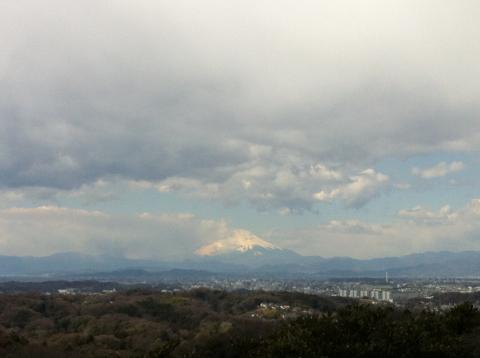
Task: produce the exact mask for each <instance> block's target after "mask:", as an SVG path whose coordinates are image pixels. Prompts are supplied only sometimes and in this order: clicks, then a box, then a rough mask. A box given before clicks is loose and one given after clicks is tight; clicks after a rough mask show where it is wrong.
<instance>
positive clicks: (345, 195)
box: [313, 169, 389, 208]
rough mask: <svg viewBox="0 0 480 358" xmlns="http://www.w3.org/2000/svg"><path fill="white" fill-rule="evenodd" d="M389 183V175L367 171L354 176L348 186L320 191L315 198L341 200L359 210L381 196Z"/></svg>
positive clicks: (371, 170)
mask: <svg viewBox="0 0 480 358" xmlns="http://www.w3.org/2000/svg"><path fill="white" fill-rule="evenodd" d="M388 182H389V177H388V176H387V175H385V174H382V173H378V172H376V171H375V170H373V169H367V170H364V171H363V172H361V173H360V174H359V175H355V176H352V177H351V178H350V181H349V182H348V183H347V184H344V185H343V186H339V187H336V188H334V189H331V190H329V191H325V190H322V191H319V192H317V193H315V194H314V195H313V197H314V198H315V199H316V200H318V201H323V202H325V201H327V202H328V201H332V200H333V199H336V198H340V199H342V200H344V201H345V203H346V204H347V205H348V206H350V207H355V208H358V207H361V206H363V205H365V204H366V202H368V201H369V200H370V199H372V198H373V197H375V196H377V195H379V193H381V191H382V190H385V189H386V188H387V184H388Z"/></svg>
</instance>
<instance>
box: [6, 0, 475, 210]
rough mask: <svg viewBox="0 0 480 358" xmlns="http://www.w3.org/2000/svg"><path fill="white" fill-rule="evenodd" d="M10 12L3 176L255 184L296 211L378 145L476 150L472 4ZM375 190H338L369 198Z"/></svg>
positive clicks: (388, 151) (14, 6)
mask: <svg viewBox="0 0 480 358" xmlns="http://www.w3.org/2000/svg"><path fill="white" fill-rule="evenodd" d="M0 13H1V15H0V42H1V44H2V59H1V60H0V78H1V82H0V98H1V99H0V126H1V128H2V129H3V130H2V131H0V184H1V185H2V186H3V187H4V188H12V189H15V188H19V187H35V186H36V187H47V188H52V189H55V190H56V189H76V190H78V188H81V187H82V185H88V184H90V185H92V183H95V182H97V181H98V180H110V179H112V178H114V179H115V178H120V179H122V180H123V179H125V180H131V181H146V182H152V183H154V185H157V183H162V185H167V186H169V188H170V189H169V190H176V189H175V185H176V187H177V188H180V189H185V187H188V188H187V189H188V190H189V191H191V192H192V193H194V194H195V195H207V196H209V197H217V198H219V199H221V200H224V201H228V200H236V197H237V196H239V195H238V193H243V192H245V190H247V189H249V190H250V192H251V194H249V195H247V199H248V200H249V201H250V202H251V203H252V204H253V205H255V206H257V207H258V208H260V209H269V208H272V207H275V208H288V209H292V210H293V211H301V210H305V209H311V208H312V205H313V203H314V202H315V200H314V199H313V195H314V194H315V193H319V192H321V191H322V190H323V191H326V192H329V193H331V192H333V191H334V190H336V189H339V188H345V187H346V186H348V185H349V179H348V178H352V177H355V176H358V175H359V173H362V172H364V171H365V170H366V169H367V168H372V167H374V165H375V163H376V161H378V160H380V159H383V158H386V157H392V156H393V157H406V156H412V155H417V154H423V153H432V152H435V151H463V152H465V151H477V150H478V149H479V147H480V121H478V118H477V117H478V110H479V106H480V103H479V101H478V96H477V93H478V92H479V90H480V88H478V87H479V84H478V81H476V78H478V74H479V73H478V72H479V71H480V65H479V64H478V57H479V55H480V46H479V44H478V38H479V37H480V28H479V27H478V25H477V23H476V21H477V19H478V15H480V7H479V6H478V5H477V4H476V2H470V1H466V2H462V3H461V4H460V3H449V4H447V3H445V4H440V5H439V4H438V3H436V2H433V1H422V2H421V3H419V2H414V1H401V2H400V1H398V2H392V3H388V4H387V3H385V2H382V1H367V2H366V3H365V2H362V3H361V4H360V3H358V2H354V1H346V2H337V1H328V2H322V3H318V2H315V1H307V2H304V3H302V5H299V4H298V3H297V2H291V1H287V2H282V3H281V4H279V3H278V2H273V1H255V2H253V1H252V2H251V1H245V2H238V3H235V4H231V3H230V4H226V3H224V2H221V1H207V2H202V3H195V4H193V3H191V2H187V1H178V2H175V5H172V3H171V2H167V1H157V2H153V1H144V2H141V3H139V4H135V6H133V5H131V3H130V2H126V1H115V2H113V1H106V2H102V3H98V2H94V1H82V2H80V3H74V2H65V1H54V0H52V1H48V2H46V3H45V2H42V3H31V2H27V1H17V2H15V3H9V4H2V11H1V12H0ZM310 168H324V169H322V170H325V173H327V172H329V171H331V172H332V173H334V172H335V173H339V175H340V174H341V176H342V177H341V178H340V177H332V176H328V175H325V176H323V177H322V176H321V175H317V174H315V173H313V174H312V172H311V170H310ZM178 178H180V180H179V179H178ZM174 182H176V184H175V185H174V184H172V183H174ZM248 183H250V184H248ZM206 186H207V187H206ZM247 187H249V188H247ZM379 190H380V191H376V190H375V191H366V193H367V194H368V195H367V194H365V195H363V194H362V195H359V196H358V199H356V200H353V201H351V200H350V201H349V199H348V198H346V197H343V198H342V196H341V195H339V196H338V198H339V199H340V200H344V201H345V202H346V204H347V205H350V206H354V207H359V206H361V205H364V204H365V203H366V202H367V201H368V200H370V199H371V198H373V197H375V196H376V195H377V194H378V192H381V190H383V189H380V188H379Z"/></svg>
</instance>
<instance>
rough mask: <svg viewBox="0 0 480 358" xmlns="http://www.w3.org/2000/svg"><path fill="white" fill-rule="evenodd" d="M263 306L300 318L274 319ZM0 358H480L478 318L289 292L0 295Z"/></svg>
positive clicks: (462, 309)
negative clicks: (283, 309) (279, 308)
mask: <svg viewBox="0 0 480 358" xmlns="http://www.w3.org/2000/svg"><path fill="white" fill-rule="evenodd" d="M262 302H269V303H270V304H272V305H273V306H275V305H288V306H289V307H292V308H294V309H293V311H292V312H297V313H298V314H296V315H293V316H290V317H289V318H286V319H279V318H276V319H271V318H268V317H270V316H262V315H260V314H258V312H259V305H260V303H262ZM302 312H307V313H306V314H304V313H302ZM275 317H278V316H275ZM0 357H30V358H32V357H232V358H233V357H374V358H375V357H465V358H467V357H480V312H479V311H478V310H477V308H475V307H474V306H473V305H472V304H469V303H464V304H460V305H457V306H455V307H454V308H453V309H451V310H449V311H446V312H433V311H429V310H420V311H409V310H399V309H395V308H394V307H392V306H372V305H364V304H357V303H353V302H352V301H348V300H342V299H333V298H326V297H318V296H313V295H303V294H297V293H285V292H283V293H281V292H280V293H266V292H237V293H226V292H222V291H210V290H195V291H192V292H188V293H178V294H162V293H158V292H152V291H142V290H135V291H129V292H122V293H116V294H109V295H72V296H61V295H52V296H45V295H35V294H23V295H0Z"/></svg>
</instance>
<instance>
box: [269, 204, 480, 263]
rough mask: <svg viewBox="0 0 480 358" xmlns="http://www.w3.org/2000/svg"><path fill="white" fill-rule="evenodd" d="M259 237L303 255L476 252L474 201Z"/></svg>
mask: <svg viewBox="0 0 480 358" xmlns="http://www.w3.org/2000/svg"><path fill="white" fill-rule="evenodd" d="M265 238H266V239H267V240H269V241H271V242H274V243H276V244H277V245H279V246H284V247H288V248H290V249H293V250H296V251H298V252H300V253H302V254H304V255H320V256H353V257H358V258H374V257H384V256H398V255H405V254H411V253H418V252H424V251H439V250H450V251H459V250H480V199H473V200H471V201H470V203H468V204H467V205H466V206H465V207H463V208H460V209H458V210H454V209H452V208H451V207H450V206H448V205H445V206H443V207H442V208H440V209H439V210H438V211H433V210H428V209H425V208H423V207H420V206H417V207H414V208H413V209H408V210H401V211H400V212H399V220H393V221H391V222H389V223H382V224H378V223H368V222H363V221H360V220H357V219H352V220H331V221H329V222H328V223H326V224H323V225H319V226H316V227H310V228H308V227H307V228H304V229H300V230H292V231H272V232H270V233H269V234H268V235H265Z"/></svg>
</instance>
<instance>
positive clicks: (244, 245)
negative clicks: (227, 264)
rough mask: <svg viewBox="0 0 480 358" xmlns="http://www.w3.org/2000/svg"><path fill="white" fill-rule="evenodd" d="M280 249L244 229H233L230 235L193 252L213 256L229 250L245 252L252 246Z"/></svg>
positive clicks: (251, 248)
mask: <svg viewBox="0 0 480 358" xmlns="http://www.w3.org/2000/svg"><path fill="white" fill-rule="evenodd" d="M258 247H260V248H264V249H270V250H280V248H279V247H277V246H275V245H273V244H271V243H269V242H268V241H265V240H263V239H261V238H259V237H258V236H256V235H254V234H252V233H251V232H249V231H246V230H234V231H233V233H232V235H231V236H230V237H228V238H226V239H222V240H217V241H214V242H212V243H210V244H208V245H206V246H202V247H201V248H199V249H198V250H196V251H195V253H196V254H197V255H199V256H215V255H221V254H227V253H231V252H235V251H237V252H247V251H250V250H253V249H254V248H258Z"/></svg>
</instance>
